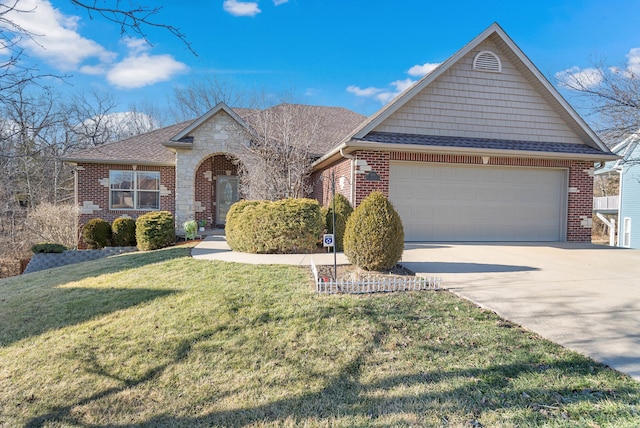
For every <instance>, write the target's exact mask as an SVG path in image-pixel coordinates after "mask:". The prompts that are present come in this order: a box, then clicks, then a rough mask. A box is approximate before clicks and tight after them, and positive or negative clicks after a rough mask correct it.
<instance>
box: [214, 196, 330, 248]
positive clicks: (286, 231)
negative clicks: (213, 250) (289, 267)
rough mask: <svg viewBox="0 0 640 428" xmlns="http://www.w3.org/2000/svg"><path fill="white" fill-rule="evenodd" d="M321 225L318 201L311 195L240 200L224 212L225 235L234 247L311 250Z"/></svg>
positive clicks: (315, 242)
mask: <svg viewBox="0 0 640 428" xmlns="http://www.w3.org/2000/svg"><path fill="white" fill-rule="evenodd" d="M322 227H323V222H322V217H321V215H320V204H319V203H318V201H316V200H313V199H302V198H301V199H293V198H290V199H282V200H279V201H240V202H237V203H235V204H234V205H233V206H232V207H231V209H230V210H229V212H228V213H227V223H226V225H225V235H226V238H227V243H228V244H229V246H230V247H231V248H232V249H233V250H234V251H242V252H246V253H267V254H268V253H279V254H286V253H310V252H313V251H314V250H315V249H316V248H317V244H318V239H319V237H320V234H321V233H322Z"/></svg>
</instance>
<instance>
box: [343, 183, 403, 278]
mask: <svg viewBox="0 0 640 428" xmlns="http://www.w3.org/2000/svg"><path fill="white" fill-rule="evenodd" d="M403 250H404V228H403V227H402V221H401V220H400V216H399V215H398V213H397V211H396V210H395V208H393V205H392V204H391V202H389V201H388V200H387V198H386V197H385V196H384V195H383V194H382V193H381V192H378V191H374V192H371V193H370V194H369V196H367V197H366V198H365V199H364V200H363V201H362V202H361V203H360V205H358V207H357V208H356V209H355V210H354V211H353V213H352V214H351V216H350V217H349V219H348V220H347V225H346V228H345V232H344V254H345V255H346V256H347V258H348V259H349V261H350V262H351V263H353V264H354V265H356V266H359V267H361V268H363V269H366V270H378V271H380V270H386V269H390V268H392V267H394V266H395V265H396V264H397V263H398V261H399V260H400V258H401V257H402V251H403Z"/></svg>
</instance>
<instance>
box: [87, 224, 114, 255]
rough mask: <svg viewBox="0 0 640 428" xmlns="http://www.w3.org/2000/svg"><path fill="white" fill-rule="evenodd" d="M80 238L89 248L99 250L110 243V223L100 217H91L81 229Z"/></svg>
mask: <svg viewBox="0 0 640 428" xmlns="http://www.w3.org/2000/svg"><path fill="white" fill-rule="evenodd" d="M82 239H83V240H84V242H85V244H87V247H88V248H89V249H91V250H99V249H100V248H104V247H106V246H107V245H109V244H111V225H110V224H109V222H108V221H106V220H103V219H101V218H92V219H91V220H89V221H88V222H87V224H85V225H84V228H83V229H82Z"/></svg>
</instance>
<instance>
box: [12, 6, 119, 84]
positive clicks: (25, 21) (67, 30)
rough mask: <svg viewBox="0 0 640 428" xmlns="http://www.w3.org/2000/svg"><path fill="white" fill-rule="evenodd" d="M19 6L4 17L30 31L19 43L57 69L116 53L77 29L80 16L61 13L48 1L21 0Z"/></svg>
mask: <svg viewBox="0 0 640 428" xmlns="http://www.w3.org/2000/svg"><path fill="white" fill-rule="evenodd" d="M19 9H20V11H18V10H12V11H10V12H8V13H7V14H6V15H5V16H4V18H5V19H8V20H11V21H12V22H14V23H15V24H16V25H18V26H20V27H22V28H23V29H24V30H25V31H26V32H28V33H30V34H32V37H26V36H24V37H22V39H21V40H18V43H19V45H20V46H21V47H23V48H24V49H25V50H26V51H28V52H29V54H30V55H32V56H33V57H36V58H41V59H43V60H44V61H45V62H46V63H47V64H49V65H50V66H52V67H55V68H56V69H57V70H60V71H65V72H66V71H73V70H77V69H78V67H79V66H80V64H81V63H82V62H84V61H85V60H88V59H97V60H99V61H100V62H108V61H111V60H112V59H113V58H115V56H116V54H115V53H113V52H109V51H108V50H106V49H105V48H104V47H102V46H101V45H100V44H98V43H96V42H95V41H93V40H89V39H87V38H84V37H82V36H81V35H80V34H79V33H78V31H77V30H78V21H79V19H80V18H79V17H77V16H67V15H64V14H62V13H61V12H60V11H59V10H58V9H55V8H54V7H53V6H52V5H51V2H50V1H49V0H21V1H20V4H19Z"/></svg>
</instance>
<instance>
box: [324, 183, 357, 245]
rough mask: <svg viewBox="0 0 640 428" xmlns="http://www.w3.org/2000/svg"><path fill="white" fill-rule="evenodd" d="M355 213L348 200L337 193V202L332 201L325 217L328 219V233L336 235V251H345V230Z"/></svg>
mask: <svg viewBox="0 0 640 428" xmlns="http://www.w3.org/2000/svg"><path fill="white" fill-rule="evenodd" d="M334 202H335V210H336V230H335V232H334V231H333V206H334ZM352 212H353V207H352V206H351V203H350V202H349V200H348V199H347V198H345V197H344V195H342V194H341V193H336V196H335V201H331V203H330V204H329V206H328V207H327V213H326V215H325V219H326V225H327V227H326V229H327V233H333V234H334V242H335V244H336V251H343V250H344V245H343V241H344V228H345V226H346V225H347V219H348V218H349V216H350V215H351V213H352Z"/></svg>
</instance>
